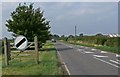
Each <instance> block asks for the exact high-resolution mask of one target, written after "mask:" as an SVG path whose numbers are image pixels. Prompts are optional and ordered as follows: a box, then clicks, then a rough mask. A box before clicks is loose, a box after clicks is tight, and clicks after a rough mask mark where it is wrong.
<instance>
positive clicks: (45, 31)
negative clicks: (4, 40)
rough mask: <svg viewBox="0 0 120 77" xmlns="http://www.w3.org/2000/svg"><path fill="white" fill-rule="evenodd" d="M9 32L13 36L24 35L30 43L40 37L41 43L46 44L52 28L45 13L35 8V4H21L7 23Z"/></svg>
mask: <svg viewBox="0 0 120 77" xmlns="http://www.w3.org/2000/svg"><path fill="white" fill-rule="evenodd" d="M6 22H7V23H6V26H7V27H8V31H9V32H13V36H15V37H16V36H18V35H24V36H26V37H27V39H28V40H29V41H33V39H34V36H38V40H39V43H40V44H42V43H45V42H46V40H47V39H49V35H50V31H49V29H50V26H49V22H50V21H47V20H46V18H44V17H43V11H41V9H40V8H36V9H34V8H33V4H30V5H26V3H24V4H23V5H21V4H19V5H18V6H17V8H16V9H15V11H13V12H11V19H9V20H7V21H6Z"/></svg>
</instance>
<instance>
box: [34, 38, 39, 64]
mask: <svg viewBox="0 0 120 77" xmlns="http://www.w3.org/2000/svg"><path fill="white" fill-rule="evenodd" d="M34 42H35V52H36V63H37V64H39V52H38V38H37V36H35V37H34Z"/></svg>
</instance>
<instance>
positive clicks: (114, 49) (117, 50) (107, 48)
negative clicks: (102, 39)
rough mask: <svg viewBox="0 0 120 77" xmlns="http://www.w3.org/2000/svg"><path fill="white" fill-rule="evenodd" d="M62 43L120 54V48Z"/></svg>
mask: <svg viewBox="0 0 120 77" xmlns="http://www.w3.org/2000/svg"><path fill="white" fill-rule="evenodd" d="M62 42H64V43H70V44H76V45H80V46H87V47H92V48H95V49H100V50H103V51H107V52H112V53H117V54H120V48H118V47H109V46H103V45H95V44H89V43H75V42H66V41H63V40H62Z"/></svg>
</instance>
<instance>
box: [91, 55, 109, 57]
mask: <svg viewBox="0 0 120 77" xmlns="http://www.w3.org/2000/svg"><path fill="white" fill-rule="evenodd" d="M93 56H95V57H108V56H102V55H93Z"/></svg>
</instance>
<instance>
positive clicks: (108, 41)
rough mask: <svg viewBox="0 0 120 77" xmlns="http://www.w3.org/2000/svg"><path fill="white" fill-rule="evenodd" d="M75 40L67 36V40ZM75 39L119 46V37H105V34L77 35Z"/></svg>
mask: <svg viewBox="0 0 120 77" xmlns="http://www.w3.org/2000/svg"><path fill="white" fill-rule="evenodd" d="M71 40H75V38H68V41H71ZM76 40H77V41H82V42H86V43H90V44H97V45H103V46H110V47H120V42H119V41H120V37H113V38H110V37H106V36H83V37H77V38H76Z"/></svg>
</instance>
